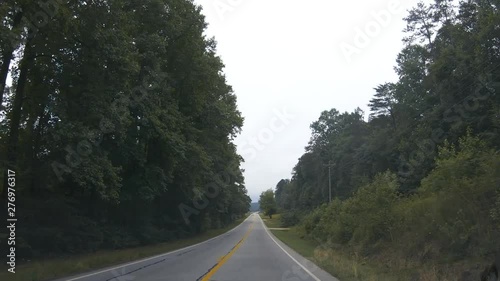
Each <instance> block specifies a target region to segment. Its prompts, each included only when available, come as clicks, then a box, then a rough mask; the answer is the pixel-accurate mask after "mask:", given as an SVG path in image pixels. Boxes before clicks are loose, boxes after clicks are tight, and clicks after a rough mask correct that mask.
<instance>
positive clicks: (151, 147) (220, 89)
mask: <svg viewBox="0 0 500 281" xmlns="http://www.w3.org/2000/svg"><path fill="white" fill-rule="evenodd" d="M56 2H57V3H60V6H59V7H57V8H58V9H57V11H58V12H57V13H53V15H52V16H51V20H50V21H48V22H47V23H46V24H44V25H43V26H38V29H37V30H36V32H35V31H32V32H33V34H32V36H31V37H30V38H29V40H26V39H27V38H26V36H27V35H26V34H21V30H23V29H24V28H25V26H22V27H14V17H15V12H16V11H18V10H20V7H21V6H23V7H24V6H26V5H25V4H27V2H26V3H24V1H8V2H6V5H4V4H3V3H2V5H1V6H2V7H1V8H0V18H2V24H1V25H0V30H2V31H6V32H1V33H0V56H1V57H2V58H4V57H5V54H7V53H9V50H7V49H8V48H7V47H8V44H7V43H8V42H10V41H12V40H13V39H23V40H21V41H22V42H20V45H21V46H17V45H16V46H15V48H14V49H15V50H12V51H15V52H13V53H15V54H17V55H19V56H20V57H19V60H20V61H21V62H23V63H20V64H19V67H15V68H14V71H13V72H12V73H11V74H12V77H13V79H14V83H13V85H12V89H11V90H12V91H11V93H12V94H10V93H9V95H8V97H7V100H6V102H7V105H8V107H7V112H6V115H7V116H8V118H7V120H3V122H2V123H4V124H9V125H11V126H10V127H9V128H8V129H3V128H2V130H1V131H0V134H1V136H0V137H1V139H2V140H5V139H6V138H7V137H9V139H10V140H9V144H8V145H6V144H3V145H2V146H0V147H1V148H2V149H3V151H2V153H1V154H0V155H5V152H6V151H7V150H8V151H14V150H12V149H9V148H12V147H13V144H15V145H16V147H17V148H18V149H17V150H16V152H15V153H11V155H12V157H10V158H9V159H10V160H9V162H11V163H12V164H15V166H16V171H18V172H19V173H20V174H24V175H25V182H26V183H27V184H26V185H23V187H22V188H20V192H22V193H23V198H29V199H31V198H40V200H42V199H43V198H50V197H56V196H57V198H59V199H57V200H59V201H60V200H62V199H60V198H68V200H72V202H75V204H78V205H79V206H84V208H81V209H78V210H75V212H74V214H73V213H72V214H71V215H70V217H71V216H74V217H75V219H78V218H80V217H82V218H84V219H82V220H81V222H82V223H81V224H82V225H87V227H88V228H89V233H95V235H96V236H99V235H102V232H110V233H111V234H110V235H116V236H120V237H121V236H123V237H124V238H120V237H115V238H116V239H115V238H113V237H110V238H109V239H108V241H114V242H113V243H115V245H114V246H115V247H122V246H129V245H136V244H138V243H139V242H140V243H149V242H161V241H162V239H171V238H172V237H175V236H186V235H189V234H191V233H194V232H197V231H201V230H204V229H206V228H210V227H220V226H225V225H226V224H228V223H230V222H231V221H232V220H234V219H236V218H238V217H239V216H241V215H242V214H244V213H246V212H247V210H248V207H249V203H250V198H249V197H248V195H247V191H246V189H245V186H244V184H243V182H244V179H243V176H242V173H241V171H240V169H239V165H240V161H241V157H240V156H239V155H238V154H237V152H236V147H235V145H234V144H233V143H232V140H233V138H234V137H235V136H236V134H237V133H238V132H239V131H240V130H241V127H242V125H243V118H242V117H241V113H240V112H239V111H238V109H237V104H236V96H235V94H234V93H233V92H232V89H231V87H230V86H229V85H227V83H226V80H225V77H224V74H223V72H222V70H223V63H222V61H221V59H220V58H219V57H217V56H216V44H215V41H214V40H213V39H207V38H205V36H204V35H203V33H204V30H205V27H206V23H205V21H204V17H203V15H202V14H201V8H200V7H198V6H196V5H195V4H194V3H193V2H192V1H186V0H174V1H165V0H146V1H139V2H138V1H130V0H112V1H105V2H102V1H97V2H89V3H85V4H82V2H81V1H80V2H79V1H76V2H75V1H73V2H69V3H66V2H61V1H56ZM30 3H31V2H30ZM30 7H31V6H30ZM21 10H22V9H21ZM23 11H24V10H23ZM26 11H28V12H30V13H31V11H32V10H31V9H27V10H26ZM22 24H25V23H24V22H22ZM16 32H17V33H16ZM23 48H24V50H25V51H24V52H23ZM10 60H11V59H8V58H5V59H3V60H2V61H1V62H0V68H1V67H2V66H5V65H6V64H4V62H7V61H9V62H10ZM21 66H22V67H21ZM12 116H16V118H15V119H14V118H12ZM13 132H14V133H13ZM1 160H2V163H5V162H6V159H1ZM209 184H212V189H211V191H210V192H208V191H207V189H206V188H205V187H206V186H207V185H209ZM213 188H217V192H215V191H214V190H213ZM200 198H201V199H203V198H208V199H209V200H208V204H206V206H204V207H203V208H201V207H199V206H201V205H198V204H197V205H196V206H198V207H196V206H192V203H193V202H197V201H196V200H198V199H200ZM60 202H62V201H60ZM181 204H188V205H189V204H191V208H193V209H195V210H196V212H195V214H196V215H193V216H192V217H191V220H192V224H191V225H189V226H187V225H185V224H184V220H183V217H182V214H181V212H180V211H179V208H178V207H179V206H180V205H181ZM62 205H64V204H62ZM62 205H61V206H62ZM58 206H59V205H58ZM35 212H37V213H36V215H37V217H40V218H44V217H46V216H48V214H46V213H44V212H43V208H42V209H41V211H39V209H35V208H30V207H27V209H26V216H29V215H33V214H34V213H35ZM165 217H168V218H169V221H168V223H167V224H166V223H165ZM207 218H210V220H207ZM38 227H39V225H37V223H36V222H34V223H33V224H32V225H29V227H28V228H29V229H26V231H25V232H23V233H29V232H30V231H31V230H32V229H36V228H38ZM65 227H66V226H65V225H61V226H57V227H56V228H54V229H50V231H59V232H62V231H63V230H64V229H65ZM167 228H168V229H167ZM116 229H119V231H116ZM137 229H143V230H144V233H138V231H137ZM167 230H168V231H167ZM21 232H22V231H21ZM118 232H124V233H121V234H118ZM71 235H73V234H71ZM73 236H74V237H77V235H76V234H74V235H73ZM73 236H69V237H67V239H68V241H71V239H72V237H73ZM21 238H22V237H21ZM36 239H37V238H36V237H35V236H30V237H29V239H27V242H28V243H29V244H33V245H38V243H37V241H36ZM78 239H79V238H78ZM134 239H135V241H134ZM73 242H74V243H80V244H81V245H75V249H79V250H78V251H81V249H82V248H83V249H85V247H80V246H82V245H84V244H83V241H81V240H76V241H73ZM64 243H66V242H63V244H64ZM101 243H104V242H102V239H99V240H98V241H97V245H94V246H93V247H94V248H100V247H103V246H105V245H103V244H101ZM36 250H37V249H33V251H36ZM59 250H60V251H65V250H64V249H63V248H59Z"/></svg>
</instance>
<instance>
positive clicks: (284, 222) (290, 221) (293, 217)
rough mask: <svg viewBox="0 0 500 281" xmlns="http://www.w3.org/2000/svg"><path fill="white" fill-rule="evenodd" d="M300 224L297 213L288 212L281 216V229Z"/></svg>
mask: <svg viewBox="0 0 500 281" xmlns="http://www.w3.org/2000/svg"><path fill="white" fill-rule="evenodd" d="M299 222H300V216H299V213H298V211H294V210H292V211H288V212H284V213H282V214H281V227H290V226H294V225H296V224H298V223H299Z"/></svg>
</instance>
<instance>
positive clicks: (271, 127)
mask: <svg viewBox="0 0 500 281" xmlns="http://www.w3.org/2000/svg"><path fill="white" fill-rule="evenodd" d="M195 3H197V4H200V5H202V7H203V14H204V15H205V16H206V21H207V22H208V24H209V27H208V30H207V35H208V36H210V37H211V36H215V39H216V40H217V42H218V54H219V55H220V56H221V58H222V60H223V61H224V63H225V65H226V68H225V70H224V72H225V74H226V77H227V80H228V83H229V84H230V85H232V86H233V89H234V91H235V93H236V95H237V97H238V107H239V110H240V111H241V112H242V114H243V116H244V118H245V123H244V127H243V132H242V134H241V135H240V136H239V137H238V138H237V139H236V144H237V145H238V151H239V153H240V154H241V155H242V156H243V157H244V158H245V163H243V168H244V169H245V173H244V175H245V184H246V187H247V189H248V191H249V195H250V196H251V198H252V200H253V201H254V202H255V201H258V198H259V195H260V193H261V192H262V191H263V190H266V189H268V188H274V187H275V186H276V184H277V183H278V181H279V180H280V179H282V178H290V177H291V172H292V169H293V167H294V166H295V164H296V163H297V160H298V158H299V157H300V156H301V155H302V154H303V153H304V147H305V146H306V145H307V143H308V141H309V138H310V135H311V131H310V129H309V125H310V124H311V123H312V122H314V121H315V120H317V119H318V117H319V115H320V113H321V112H322V111H323V110H328V109H331V108H336V109H338V110H339V111H341V112H344V111H353V110H354V109H355V108H356V107H358V106H359V107H360V108H361V109H363V110H364V111H365V115H366V116H367V115H368V113H369V112H368V107H367V104H368V102H369V100H370V99H371V98H372V96H373V94H374V90H373V88H374V87H375V86H377V85H378V84H382V83H384V82H389V81H395V80H396V79H397V76H396V74H395V73H394V70H393V67H394V65H395V59H396V56H397V54H398V53H399V51H400V50H401V49H402V47H403V44H402V42H401V39H402V38H403V36H404V35H403V32H402V30H403V28H404V27H405V24H404V22H403V20H402V18H403V17H404V16H406V14H407V13H406V11H407V9H409V8H411V7H413V6H415V5H416V1H408V0H399V1H398V0H393V1H391V0H370V1H368V0H363V1H352V2H351V1H332V0H329V1H328V0H308V1H295V0H195ZM374 13H376V14H379V15H382V16H380V17H379V19H378V20H377V19H376V16H374ZM387 15H390V17H387ZM377 27H378V28H379V29H378V30H377ZM367 29H368V32H369V34H368V33H367V32H366V31H365V30H367ZM358 31H363V33H364V34H366V38H365V39H368V40H364V41H365V44H364V45H363V43H364V42H363V40H362V39H359V38H358V39H359V40H358V41H355V36H356V34H359V33H360V32H358ZM342 46H344V48H347V49H348V48H349V46H350V48H351V49H350V50H351V51H352V50H354V51H357V53H353V54H352V55H350V56H349V55H345V51H342ZM358 47H359V48H358ZM355 48H357V49H355ZM276 111H278V112H283V111H286V113H285V115H286V114H288V115H291V117H290V118H288V119H287V118H286V117H285V119H283V120H282V119H278V118H277V117H278V115H279V113H278V114H277V113H276Z"/></svg>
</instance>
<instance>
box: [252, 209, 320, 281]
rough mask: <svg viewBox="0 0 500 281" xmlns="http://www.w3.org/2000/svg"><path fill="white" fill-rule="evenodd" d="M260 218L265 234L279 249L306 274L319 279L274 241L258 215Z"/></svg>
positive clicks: (317, 280)
mask: <svg viewBox="0 0 500 281" xmlns="http://www.w3.org/2000/svg"><path fill="white" fill-rule="evenodd" d="M259 218H260V222H261V223H262V226H264V229H265V230H266V232H267V235H269V237H270V238H271V239H272V240H273V242H274V243H276V245H278V247H280V249H281V250H283V252H285V254H287V256H289V257H290V258H291V259H292V260H293V261H294V262H295V263H296V264H298V265H299V266H300V267H301V268H302V269H303V270H304V271H305V272H307V274H309V275H311V277H312V278H313V279H314V280H316V281H321V279H319V278H318V277H316V275H314V274H313V273H312V272H311V271H309V270H308V269H307V268H305V267H304V266H303V265H302V264H301V263H300V262H298V261H297V260H296V259H295V258H294V257H292V255H290V254H289V253H288V252H287V251H286V250H285V249H284V248H283V247H281V245H280V244H278V242H276V240H275V239H274V238H273V236H272V235H271V233H269V230H267V226H266V225H265V224H264V221H263V220H262V218H261V217H260V216H259Z"/></svg>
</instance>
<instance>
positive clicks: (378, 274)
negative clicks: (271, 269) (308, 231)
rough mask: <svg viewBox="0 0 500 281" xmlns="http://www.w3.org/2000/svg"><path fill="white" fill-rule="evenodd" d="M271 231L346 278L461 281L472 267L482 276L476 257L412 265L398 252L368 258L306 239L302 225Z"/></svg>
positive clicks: (272, 222)
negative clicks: (451, 261) (463, 274)
mask: <svg viewBox="0 0 500 281" xmlns="http://www.w3.org/2000/svg"><path fill="white" fill-rule="evenodd" d="M263 219H264V217H263ZM264 223H265V224H266V226H267V227H269V228H275V227H279V225H280V222H279V216H273V219H271V220H270V219H267V220H265V221H264ZM271 232H272V233H273V234H274V235H275V236H276V237H277V238H278V239H280V240H281V241H282V242H283V243H285V244H286V245H288V246H289V247H290V248H292V249H294V250H295V251H296V252H297V253H299V254H300V255H302V256H303V257H305V258H307V259H309V260H311V261H312V262H314V263H315V264H316V265H318V266H319V267H321V268H322V269H323V270H325V271H326V272H328V273H330V274H331V275H332V276H335V277H337V278H338V279H339V280H342V281H379V280H381V281H382V280H383V281H407V280H421V281H436V280H438V281H455V280H460V276H461V274H462V273H464V271H467V270H466V269H471V270H470V274H471V276H479V270H481V268H479V269H478V268H476V267H477V265H478V264H479V263H478V261H475V260H466V261H462V262H460V263H453V264H446V265H443V264H437V263H433V262H432V261H430V262H429V263H426V264H411V262H408V261H404V260H400V258H399V256H398V255H397V254H395V253H394V254H391V253H390V251H387V252H386V253H385V254H383V255H382V256H379V257H377V258H372V259H364V258H362V257H360V255H358V254H356V253H355V252H354V251H353V250H352V249H346V247H340V246H337V247H335V246H331V245H330V246H326V245H321V244H320V243H317V242H316V241H312V240H309V239H305V238H304V234H303V233H302V232H301V231H300V228H298V227H292V228H290V229H289V230H271ZM439 272H440V273H439Z"/></svg>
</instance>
